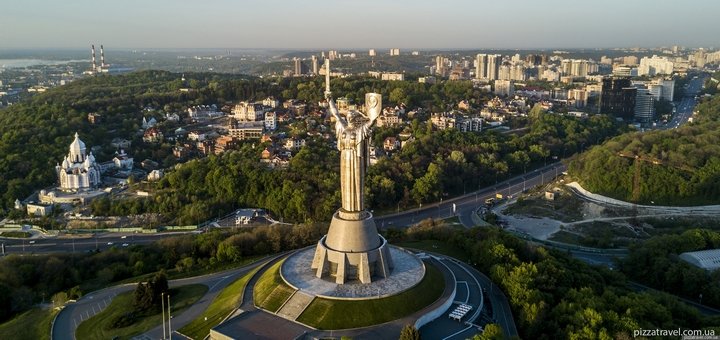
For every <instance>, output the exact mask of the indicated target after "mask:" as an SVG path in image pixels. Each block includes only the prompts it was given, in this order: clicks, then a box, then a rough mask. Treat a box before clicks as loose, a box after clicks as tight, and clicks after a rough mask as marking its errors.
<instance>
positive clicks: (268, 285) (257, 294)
mask: <svg viewBox="0 0 720 340" xmlns="http://www.w3.org/2000/svg"><path fill="white" fill-rule="evenodd" d="M283 262H284V261H280V262H278V263H276V264H274V265H273V266H272V267H270V268H268V270H266V271H265V273H263V274H262V276H261V277H260V279H258V282H257V283H256V284H255V289H254V290H253V298H254V301H255V305H256V306H258V307H262V308H264V309H266V310H268V311H271V312H273V313H275V312H277V311H278V309H280V307H281V306H282V304H283V303H284V302H285V300H287V299H288V298H289V297H290V295H292V293H293V292H294V290H293V289H292V288H291V287H290V286H288V285H287V284H285V281H283V279H282V278H281V277H280V266H282V264H283Z"/></svg>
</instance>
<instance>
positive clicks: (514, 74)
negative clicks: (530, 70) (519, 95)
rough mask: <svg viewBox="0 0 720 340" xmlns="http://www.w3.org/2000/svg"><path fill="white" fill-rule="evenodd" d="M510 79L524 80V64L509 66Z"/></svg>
mask: <svg viewBox="0 0 720 340" xmlns="http://www.w3.org/2000/svg"><path fill="white" fill-rule="evenodd" d="M510 80H517V81H525V80H526V77H525V66H522V65H519V64H518V65H513V66H511V67H510Z"/></svg>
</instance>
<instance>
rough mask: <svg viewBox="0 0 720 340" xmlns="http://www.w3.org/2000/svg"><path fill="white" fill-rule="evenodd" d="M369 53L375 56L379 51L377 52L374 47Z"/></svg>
mask: <svg viewBox="0 0 720 340" xmlns="http://www.w3.org/2000/svg"><path fill="white" fill-rule="evenodd" d="M368 55H369V56H371V57H374V56H376V55H377V53H376V52H375V49H374V48H371V49H370V50H369V51H368Z"/></svg>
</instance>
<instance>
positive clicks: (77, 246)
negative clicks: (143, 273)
mask: <svg viewBox="0 0 720 340" xmlns="http://www.w3.org/2000/svg"><path fill="white" fill-rule="evenodd" d="M180 234H182V233H176V232H168V233H157V234H134V233H110V232H105V233H97V234H93V235H83V236H76V235H68V236H61V237H40V238H32V239H17V238H0V243H2V244H4V245H5V254H6V255H9V254H21V255H31V254H42V253H83V252H90V251H93V250H96V249H98V250H107V249H110V248H112V247H116V248H122V247H129V246H132V245H135V244H149V243H152V242H155V241H157V240H160V239H163V238H165V237H170V236H175V235H180Z"/></svg>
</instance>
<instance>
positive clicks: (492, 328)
mask: <svg viewBox="0 0 720 340" xmlns="http://www.w3.org/2000/svg"><path fill="white" fill-rule="evenodd" d="M503 339H505V333H503V330H502V327H500V325H498V324H496V323H489V324H487V325H485V329H483V332H482V333H481V334H477V335H475V336H474V337H473V340H503Z"/></svg>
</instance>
